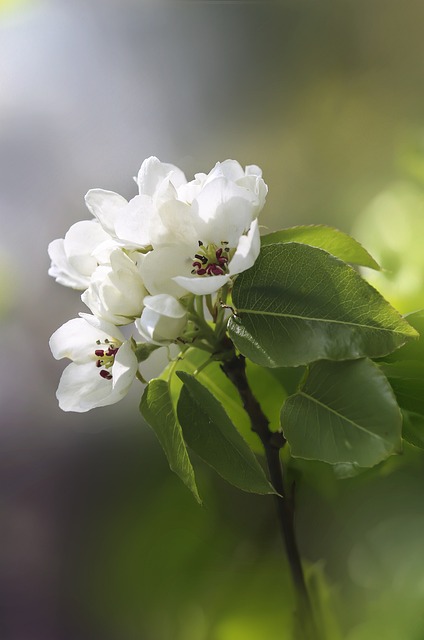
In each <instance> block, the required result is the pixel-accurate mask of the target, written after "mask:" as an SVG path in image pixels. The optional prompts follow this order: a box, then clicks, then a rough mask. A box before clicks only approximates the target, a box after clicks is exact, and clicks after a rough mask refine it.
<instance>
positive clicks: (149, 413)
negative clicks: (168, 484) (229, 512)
mask: <svg viewBox="0 0 424 640" xmlns="http://www.w3.org/2000/svg"><path fill="white" fill-rule="evenodd" d="M140 411H141V414H142V416H143V417H144V419H145V420H146V422H147V423H148V424H149V425H150V426H151V427H152V429H153V431H154V432H155V433H156V435H157V437H158V439H159V442H160V443H161V445H162V447H163V450H164V451H165V454H166V457H167V458H168V462H169V466H170V467H171V469H172V471H175V473H176V474H177V475H179V476H180V478H181V480H182V481H183V482H184V484H185V485H186V486H187V487H188V488H189V489H190V491H191V492H192V493H193V495H194V497H195V498H196V500H197V501H198V502H199V503H200V504H201V502H202V501H201V499H200V496H199V492H198V490H197V485H196V479H195V476H194V470H193V467H192V465H191V462H190V458H189V456H188V452H187V447H186V445H185V442H184V439H183V434H182V430H181V426H180V424H179V423H178V420H177V417H176V415H175V409H174V403H173V401H172V398H171V394H170V389H169V384H168V382H166V381H165V380H159V379H158V378H156V379H154V380H151V381H150V382H149V384H148V385H147V387H146V388H145V390H144V393H143V397H142V398H141V403H140Z"/></svg>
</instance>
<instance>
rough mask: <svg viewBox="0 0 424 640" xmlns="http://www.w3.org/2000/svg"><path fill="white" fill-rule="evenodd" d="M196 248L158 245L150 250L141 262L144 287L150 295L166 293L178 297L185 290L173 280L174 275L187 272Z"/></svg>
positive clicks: (189, 270)
mask: <svg viewBox="0 0 424 640" xmlns="http://www.w3.org/2000/svg"><path fill="white" fill-rule="evenodd" d="M195 252H196V249H195V248H194V247H191V246H185V245H181V246H169V247H159V248H158V249H154V250H153V251H150V252H149V253H148V254H147V255H146V256H145V258H144V260H143V262H142V264H141V273H142V277H143V281H144V284H145V287H146V289H147V290H148V291H149V293H151V294H152V295H156V294H159V293H168V294H169V295H171V296H174V298H180V297H181V296H183V295H185V293H186V291H185V290H184V289H182V288H181V287H180V286H179V285H178V284H177V283H176V282H174V281H173V278H174V276H177V275H181V274H184V275H185V274H189V273H190V272H191V269H192V268H193V259H192V258H191V255H194V253H195Z"/></svg>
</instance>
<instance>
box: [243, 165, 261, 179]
mask: <svg viewBox="0 0 424 640" xmlns="http://www.w3.org/2000/svg"><path fill="white" fill-rule="evenodd" d="M245 173H246V175H247V176H258V177H259V178H261V177H262V169H260V168H259V167H258V165H256V164H248V165H247V166H246V169H245Z"/></svg>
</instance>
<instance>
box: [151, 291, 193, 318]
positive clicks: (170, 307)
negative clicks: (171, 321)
mask: <svg viewBox="0 0 424 640" xmlns="http://www.w3.org/2000/svg"><path fill="white" fill-rule="evenodd" d="M144 306H145V307H146V308H147V309H151V310H152V311H156V313H160V314H161V315H164V316H168V317H169V318H183V317H184V316H185V315H186V310H185V309H184V307H183V305H182V304H181V303H180V302H178V300H176V299H175V298H174V297H173V296H170V295H167V294H166V293H160V294H158V295H156V296H146V297H145V298H144Z"/></svg>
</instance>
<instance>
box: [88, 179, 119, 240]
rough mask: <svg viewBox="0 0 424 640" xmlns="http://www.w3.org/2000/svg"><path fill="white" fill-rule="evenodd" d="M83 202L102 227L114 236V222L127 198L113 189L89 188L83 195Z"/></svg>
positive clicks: (117, 218)
mask: <svg viewBox="0 0 424 640" xmlns="http://www.w3.org/2000/svg"><path fill="white" fill-rule="evenodd" d="M85 204H86V205H87V208H88V210H89V211H90V212H91V213H92V214H93V216H95V217H96V218H97V220H98V221H99V222H100V224H101V225H102V227H103V229H104V230H105V231H106V232H107V233H109V234H110V235H111V236H112V237H113V238H114V237H115V224H116V222H117V221H118V220H119V217H120V216H121V215H122V209H123V208H124V207H125V206H126V205H127V204H128V202H127V200H125V198H123V197H122V196H120V195H119V194H118V193H115V192H114V191H105V190H104V189H90V191H89V192H88V193H87V194H86V196H85Z"/></svg>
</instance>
